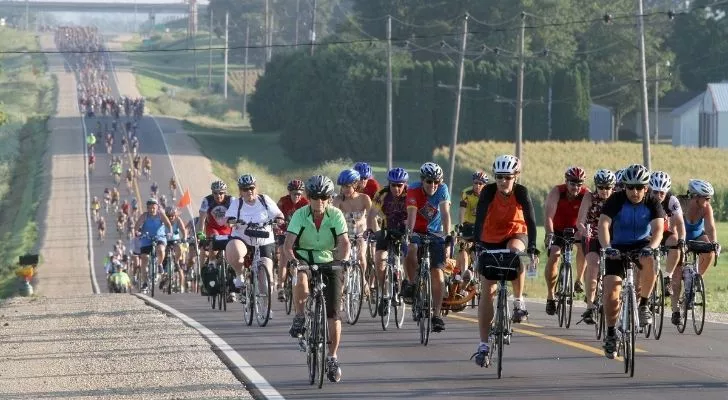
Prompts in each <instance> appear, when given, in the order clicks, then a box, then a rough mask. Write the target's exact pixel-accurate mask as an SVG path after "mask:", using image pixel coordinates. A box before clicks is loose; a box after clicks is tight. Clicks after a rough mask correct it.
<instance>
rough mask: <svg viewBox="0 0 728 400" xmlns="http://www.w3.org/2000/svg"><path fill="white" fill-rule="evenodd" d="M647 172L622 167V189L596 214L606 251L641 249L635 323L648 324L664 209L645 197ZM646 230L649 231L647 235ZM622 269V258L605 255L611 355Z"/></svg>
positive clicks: (606, 340)
mask: <svg viewBox="0 0 728 400" xmlns="http://www.w3.org/2000/svg"><path fill="white" fill-rule="evenodd" d="M649 182H650V173H649V171H648V170H647V168H645V167H644V166H642V165H639V164H633V165H630V166H629V167H627V168H625V169H624V172H623V173H622V183H623V184H624V190H623V191H621V192H617V193H615V194H613V195H612V196H610V197H609V199H607V201H605V202H604V205H603V206H602V214H601V216H600V217H599V225H598V226H599V244H600V245H601V246H602V248H603V249H606V250H607V251H609V250H611V249H612V248H614V249H617V250H619V251H620V252H629V251H634V250H640V249H641V250H642V251H641V252H640V257H639V262H638V264H637V266H638V268H641V273H640V274H639V281H640V282H639V285H637V286H639V287H640V300H639V312H638V314H639V324H640V326H646V325H649V324H651V323H652V314H651V313H650V310H649V308H648V307H647V301H648V300H647V299H648V298H649V297H650V293H651V292H652V287H653V285H654V284H655V277H656V275H657V274H656V273H655V272H654V271H655V270H654V261H655V260H654V258H653V254H654V250H655V249H656V248H657V247H658V246H659V245H660V242H661V241H662V231H663V227H664V226H663V224H664V218H665V211H664V210H663V209H662V206H661V205H660V203H659V202H658V201H657V199H655V198H652V197H649V196H647V185H648V184H649ZM650 233H651V234H652V235H651V236H650ZM622 278H624V269H623V267H622V260H619V259H614V258H612V257H609V256H607V259H606V261H605V272H604V296H603V299H604V315H605V318H606V325H607V334H606V336H605V337H604V355H605V356H606V357H607V358H610V359H611V358H614V356H615V355H616V352H617V336H616V331H615V327H614V326H615V324H616V323H617V316H618V314H619V307H620V305H619V302H620V296H621V289H622Z"/></svg>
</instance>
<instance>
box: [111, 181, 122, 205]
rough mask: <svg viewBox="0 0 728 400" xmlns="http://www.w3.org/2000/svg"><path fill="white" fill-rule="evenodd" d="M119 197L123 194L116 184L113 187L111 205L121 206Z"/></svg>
mask: <svg viewBox="0 0 728 400" xmlns="http://www.w3.org/2000/svg"><path fill="white" fill-rule="evenodd" d="M119 197H121V194H120V193H119V189H118V188H117V187H116V186H114V187H113V188H112V189H111V207H115V208H118V207H119Z"/></svg>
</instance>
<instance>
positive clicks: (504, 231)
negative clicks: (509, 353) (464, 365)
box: [474, 154, 538, 366]
mask: <svg viewBox="0 0 728 400" xmlns="http://www.w3.org/2000/svg"><path fill="white" fill-rule="evenodd" d="M492 171H493V177H494V179H495V182H494V183H491V184H489V185H487V186H486V187H485V188H483V191H482V192H481V193H480V199H479V201H478V208H477V210H476V213H475V232H474V234H475V236H474V237H475V240H477V241H478V242H479V243H480V244H481V245H482V246H483V247H484V248H486V249H490V250H498V249H510V250H512V251H524V250H526V249H528V250H527V251H528V253H529V254H531V255H532V256H534V257H536V256H537V255H538V252H537V251H536V240H537V238H536V233H537V232H536V219H535V214H534V211H533V203H532V202H531V197H530V195H529V194H528V189H527V188H526V187H525V186H523V185H521V184H518V183H516V181H517V180H518V178H519V177H520V175H521V161H520V160H519V159H518V158H517V157H515V156H512V155H510V154H504V155H500V156H498V157H496V159H495V161H494V162H493V168H492ZM534 262H535V263H536V264H538V258H535V260H534ZM483 267H484V266H481V267H479V271H478V273H479V274H480V275H481V276H480V282H481V283H482V289H481V296H485V298H482V299H481V301H480V304H479V305H478V328H479V332H480V344H479V345H478V350H477V351H476V353H475V363H476V364H478V365H480V366H483V364H484V363H485V360H486V358H487V356H488V352H489V351H490V349H489V348H488V336H489V334H490V325H491V322H492V321H493V314H494V311H493V297H494V296H495V293H496V284H497V283H498V282H497V281H495V280H490V279H486V278H485V276H484V275H485V268H483ZM521 267H523V266H521ZM525 281H526V279H525V270H524V269H523V268H521V270H520V271H519V273H518V277H517V278H516V279H515V280H513V281H512V285H513V322H515V323H520V322H521V321H522V320H523V319H524V318H526V317H527V316H528V311H527V310H526V302H525V301H523V286H524V284H525Z"/></svg>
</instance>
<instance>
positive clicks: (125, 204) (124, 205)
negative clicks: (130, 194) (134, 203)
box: [120, 199, 131, 217]
mask: <svg viewBox="0 0 728 400" xmlns="http://www.w3.org/2000/svg"><path fill="white" fill-rule="evenodd" d="M120 208H121V212H122V213H123V214H124V215H125V216H126V217H129V216H131V214H130V212H131V205H130V204H129V200H127V199H124V200H122V201H121V207H120Z"/></svg>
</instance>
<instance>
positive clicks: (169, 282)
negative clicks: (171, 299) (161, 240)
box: [164, 251, 174, 295]
mask: <svg viewBox="0 0 728 400" xmlns="http://www.w3.org/2000/svg"><path fill="white" fill-rule="evenodd" d="M173 254H174V252H172V251H170V252H169V253H168V254H167V259H166V260H164V261H165V264H166V267H167V290H166V292H167V294H168V295H171V294H172V282H173V281H174V265H173V263H172V258H173V257H174V255H173Z"/></svg>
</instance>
